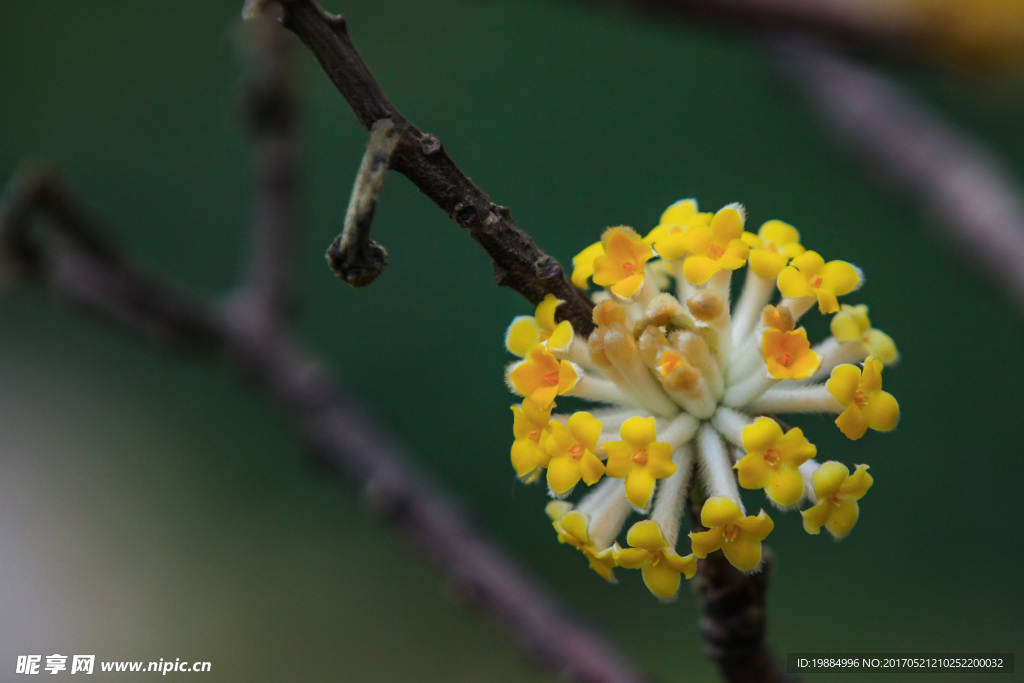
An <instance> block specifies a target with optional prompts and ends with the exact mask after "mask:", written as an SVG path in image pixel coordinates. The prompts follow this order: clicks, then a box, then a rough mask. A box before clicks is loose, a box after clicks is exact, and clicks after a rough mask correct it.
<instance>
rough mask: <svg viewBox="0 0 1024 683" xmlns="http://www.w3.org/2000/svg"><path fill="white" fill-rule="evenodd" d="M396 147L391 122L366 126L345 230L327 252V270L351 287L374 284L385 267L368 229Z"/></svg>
mask: <svg viewBox="0 0 1024 683" xmlns="http://www.w3.org/2000/svg"><path fill="white" fill-rule="evenodd" d="M397 144H398V134H397V132H396V131H395V125H394V123H392V121H391V119H381V120H380V121H377V122H376V123H374V124H373V125H372V126H370V139H369V141H368V142H367V143H366V154H364V155H363V161H362V163H361V164H360V165H359V172H358V173H357V174H356V182H355V185H354V186H353V187H352V197H351V199H349V202H348V212H347V213H346V214H345V227H344V229H343V230H342V232H341V234H340V235H338V237H337V238H336V239H335V240H334V242H332V243H331V246H330V247H328V248H327V263H328V264H330V266H331V270H333V271H334V274H335V275H337V276H338V277H340V278H341V279H342V280H344V281H345V282H347V283H349V284H350V285H352V286H354V287H365V286H366V285H368V284H370V283H371V282H373V281H374V280H376V279H377V276H378V275H380V273H381V271H382V270H384V266H386V265H387V264H388V252H387V250H386V249H384V247H382V246H381V245H379V244H377V243H376V242H374V241H373V240H371V239H370V227H371V225H372V224H373V214H374V213H375V212H376V211H377V200H378V198H379V197H380V192H381V190H382V189H383V188H384V178H385V176H386V175H387V172H388V166H389V164H390V163H391V155H392V154H394V152H395V145H397Z"/></svg>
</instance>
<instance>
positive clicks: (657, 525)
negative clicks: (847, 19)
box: [505, 0, 1012, 600]
mask: <svg viewBox="0 0 1024 683" xmlns="http://www.w3.org/2000/svg"><path fill="white" fill-rule="evenodd" d="M943 1H945V0H943ZM953 1H955V0H950V2H953ZM1007 1H1012V0H1007ZM744 221H745V214H744V209H743V207H742V206H741V205H740V204H730V205H728V206H726V207H724V208H723V209H721V210H720V211H718V212H717V213H701V212H700V211H699V210H698V206H697V202H696V200H693V199H683V200H680V201H677V202H675V203H674V204H672V205H671V206H669V207H668V208H667V209H666V210H665V211H664V212H663V213H662V215H661V218H660V220H659V222H658V225H657V226H656V227H655V228H654V229H653V230H651V231H650V232H649V233H648V234H647V235H646V236H645V237H644V238H643V239H641V238H640V237H639V236H638V235H637V234H636V233H635V232H634V231H633V230H632V229H631V228H627V227H622V226H620V227H612V228H608V229H607V230H606V231H605V232H604V234H603V235H602V237H601V241H600V242H597V243H595V244H592V245H590V246H589V247H587V248H586V249H584V250H583V251H582V252H580V253H579V254H578V255H577V256H576V258H574V259H573V266H574V270H573V278H572V280H573V283H574V284H575V285H577V286H578V287H586V286H587V284H588V283H589V282H591V281H592V282H593V284H595V285H597V286H601V287H603V288H604V289H602V290H601V291H600V292H598V293H597V294H596V295H595V297H594V298H595V300H596V305H595V306H594V310H593V312H592V316H591V317H592V320H593V323H594V330H593V332H592V333H591V334H590V335H589V336H588V338H587V339H580V338H579V337H575V338H574V333H573V331H572V329H571V328H570V327H569V325H568V323H556V312H557V311H558V310H561V309H558V306H559V305H560V304H561V303H562V302H561V301H559V300H558V299H557V298H556V297H555V296H553V295H548V296H545V298H544V300H543V301H541V302H540V303H539V305H537V307H536V311H535V313H534V314H533V315H532V316H520V317H518V318H516V319H515V320H514V321H513V323H512V325H511V326H510V327H509V329H508V331H507V333H506V337H505V344H506V347H507V348H508V349H509V351H511V352H512V353H514V354H516V355H518V356H520V358H521V360H518V362H513V363H512V364H510V365H509V366H507V368H506V373H505V377H506V382H507V383H508V386H509V387H510V388H511V389H512V390H513V392H518V393H519V394H522V395H523V396H524V397H525V398H524V399H523V400H522V404H521V405H517V406H513V408H512V411H513V415H514V420H513V425H512V431H513V435H514V437H515V440H514V442H513V444H512V450H511V459H512V466H513V468H514V469H515V472H516V474H517V475H518V477H519V478H520V480H522V481H524V482H531V481H535V480H540V479H541V477H542V476H543V477H544V478H545V480H546V482H547V486H548V491H547V492H548V495H549V496H550V497H551V498H554V499H555V502H553V503H551V504H550V505H548V507H547V508H546V510H547V512H548V515H549V517H551V520H552V523H553V524H554V527H555V529H556V530H557V532H558V538H559V540H560V541H561V542H562V543H564V544H567V545H572V546H573V547H575V548H577V549H579V550H580V551H581V552H583V553H584V555H585V556H586V557H587V559H588V561H589V562H590V566H591V567H592V568H593V569H594V571H596V572H597V573H598V574H600V575H601V576H603V577H605V578H606V579H608V580H612V570H613V567H615V566H619V567H629V568H642V569H643V576H644V582H645V583H646V584H647V587H648V588H649V589H650V590H651V592H652V593H654V594H655V595H656V596H658V597H659V598H661V599H663V600H669V599H672V598H673V597H675V595H676V594H677V592H678V590H679V586H680V584H681V582H682V577H683V576H686V577H690V576H693V574H694V571H695V569H696V565H697V563H698V562H700V561H701V559H698V558H706V557H707V556H708V554H709V553H713V552H716V551H718V550H721V551H722V555H720V556H717V557H716V559H718V560H721V561H722V562H725V561H726V560H728V562H731V563H732V564H733V565H734V566H735V567H737V568H739V569H740V570H741V571H745V572H750V571H757V569H758V568H759V567H760V565H761V562H762V542H763V541H764V539H765V538H766V537H767V536H768V535H769V533H770V532H771V531H772V529H773V527H774V522H773V521H772V520H771V519H770V518H769V517H768V515H767V514H766V513H765V512H764V511H763V510H762V511H760V512H759V513H758V514H757V515H747V514H746V513H745V512H744V511H743V510H744V508H743V502H742V499H741V495H740V494H741V492H742V490H743V489H744V488H746V489H762V490H763V491H764V492H765V495H767V496H768V498H769V499H770V500H771V502H772V504H774V505H776V506H778V507H780V508H789V507H792V508H796V507H797V504H798V503H799V502H800V501H801V500H802V499H803V498H804V497H809V498H810V499H811V501H812V502H811V503H808V504H807V505H803V506H800V507H808V508H809V509H807V510H805V511H804V513H803V521H804V524H805V526H806V527H807V529H808V530H809V531H812V533H817V530H818V529H820V528H821V527H822V526H826V527H828V528H829V530H830V531H831V532H832V533H833V534H835V535H837V536H839V535H842V534H845V533H846V532H847V531H849V528H850V527H851V526H852V525H853V522H854V521H855V520H856V516H857V498H859V497H860V496H861V495H863V493H864V491H866V490H867V487H868V486H870V477H868V476H867V474H866V473H864V472H863V471H861V470H863V469H865V468H863V467H860V469H858V471H857V472H855V473H854V474H852V475H851V474H849V471H848V470H846V469H845V468H844V467H842V466H841V465H839V464H838V463H826V464H825V465H822V466H820V467H819V465H818V463H817V462H816V461H814V460H812V459H811V458H813V457H814V456H815V455H816V451H817V449H816V448H815V446H814V445H813V444H811V443H810V442H808V441H807V439H806V438H805V436H804V432H803V431H802V430H801V429H799V428H796V427H794V428H785V427H782V426H781V425H784V424H786V423H788V422H789V421H790V418H789V417H788V415H789V414H795V415H799V414H808V413H818V414H827V415H831V416H832V417H831V418H830V419H833V418H837V419H836V424H837V425H838V426H839V428H840V429H841V430H842V431H843V433H844V434H846V435H847V436H848V437H850V438H851V439H856V438H860V437H861V436H862V435H863V434H864V432H865V430H866V429H868V428H873V429H879V430H887V429H892V428H893V427H894V426H895V424H896V422H897V419H898V418H899V406H898V404H897V403H896V400H895V399H894V398H893V397H892V396H891V395H889V394H888V393H886V392H884V391H882V380H881V368H882V365H883V362H886V363H888V362H893V361H895V360H896V358H897V353H896V346H895V344H894V343H893V342H892V340H891V339H890V338H889V337H888V336H887V335H885V334H884V333H882V332H880V331H878V330H875V329H873V328H872V327H871V322H870V321H869V320H868V316H867V312H868V311H867V307H866V306H863V305H860V306H849V305H844V306H842V307H840V306H839V302H838V297H840V296H842V295H844V294H846V293H848V292H850V291H852V290H854V289H856V288H857V287H858V286H859V285H860V283H861V274H860V271H859V270H858V269H857V268H856V267H855V266H853V265H851V264H849V263H846V262H843V261H831V262H828V263H826V262H825V261H824V259H822V257H821V256H820V255H818V254H817V253H815V252H813V251H806V250H805V249H804V247H803V246H802V245H801V244H800V233H799V232H797V230H796V229H795V228H794V227H793V226H792V225H789V224H788V223H784V222H782V221H778V220H771V221H767V222H765V223H763V224H761V226H760V228H759V229H758V231H757V234H751V233H747V232H744V231H743V224H744ZM656 257H657V258H656ZM744 263H747V264H748V265H749V268H748V269H747V270H746V273H745V275H744V277H743V278H742V280H743V284H742V290H741V291H739V292H735V296H730V290H731V289H732V282H731V280H732V279H733V278H732V272H731V271H732V270H735V269H738V268H740V267H741V266H742V265H743V264H744ZM780 293H781V295H782V296H781V298H780V297H779V294H780ZM815 303H817V304H818V307H819V308H820V309H821V310H822V311H823V312H832V313H836V315H835V316H833V317H832V320H831V329H832V334H831V335H829V336H827V338H826V339H824V340H822V341H821V342H820V343H818V344H816V345H814V346H813V347H812V346H811V341H809V339H808V332H807V330H806V329H804V328H801V327H799V322H798V321H799V320H800V318H801V316H803V315H804V314H805V313H807V311H809V310H810V309H811V308H813V307H814V305H815ZM865 358H866V359H867V360H866V361H865V363H864V365H863V369H861V368H860V367H859V366H853V365H843V363H856V362H860V361H862V360H864V359H865ZM570 359H571V360H570ZM830 373H831V378H830V379H828V381H827V382H826V381H825V378H827V377H829V374H830ZM559 396H572V397H573V399H574V400H576V399H578V400H581V401H585V402H590V403H592V404H593V405H594V406H595V407H594V408H582V410H590V411H592V413H593V414H591V412H577V413H575V414H572V415H571V416H569V415H567V414H555V415H554V416H553V418H552V414H553V412H554V402H555V401H556V400H558V401H559V403H561V399H560V398H558V397H559ZM570 412H571V411H570ZM776 416H778V417H776ZM837 416H838V417H837ZM598 418H600V419H598ZM796 419H799V418H796ZM783 420H784V421H785V422H783ZM602 423H603V427H604V430H605V431H602ZM740 448H742V449H743V450H744V451H745V452H743V453H739V452H738V449H740ZM605 458H606V460H605V461H604V462H602V459H605ZM815 468H818V472H817V473H815V474H814V475H812V474H811V473H812V472H814V470H815ZM836 468H838V469H836ZM605 475H607V477H605ZM581 481H582V482H584V483H585V484H587V486H582V485H580V482H581ZM581 489H588V490H586V491H582V490H581ZM574 492H575V493H578V494H579V495H578V496H577V497H575V498H574V502H572V503H571V502H569V496H570V495H571V494H574ZM693 499H696V500H702V501H707V502H706V503H705V504H704V507H703V510H702V511H701V515H700V520H699V521H702V522H703V524H704V526H703V527H701V526H699V525H698V520H693V525H692V527H691V530H692V531H693V533H691V534H690V539H691V543H692V550H693V552H692V554H690V555H688V556H686V557H681V556H680V555H679V554H678V553H677V552H676V550H675V548H676V544H677V541H678V540H679V535H680V533H681V531H682V530H681V525H682V524H683V522H684V518H685V516H686V515H685V514H684V512H683V511H684V510H686V509H687V503H688V501H690V500H693ZM570 513H571V514H570ZM636 515H639V517H638V518H637V519H636V521H637V523H636V524H635V525H633V527H632V528H631V529H629V527H628V525H627V520H629V519H630V518H631V517H633V516H636ZM625 529H629V533H628V541H629V544H631V547H627V548H625V549H623V548H621V547H619V545H618V543H616V539H620V542H621V536H622V535H623V533H622V532H623V531H624V530H625ZM624 545H625V543H624Z"/></svg>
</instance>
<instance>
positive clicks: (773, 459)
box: [764, 448, 779, 467]
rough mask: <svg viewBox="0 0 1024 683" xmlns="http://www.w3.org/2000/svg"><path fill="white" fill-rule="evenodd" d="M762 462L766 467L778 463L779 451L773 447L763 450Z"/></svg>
mask: <svg viewBox="0 0 1024 683" xmlns="http://www.w3.org/2000/svg"><path fill="white" fill-rule="evenodd" d="M764 463H765V464H766V465H768V467H775V466H776V465H778V464H779V451H778V450H777V449H775V448H769V449H768V450H766V451H765V452H764Z"/></svg>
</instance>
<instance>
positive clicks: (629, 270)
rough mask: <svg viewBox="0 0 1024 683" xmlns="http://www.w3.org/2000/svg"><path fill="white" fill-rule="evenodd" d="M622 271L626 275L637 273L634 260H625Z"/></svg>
mask: <svg viewBox="0 0 1024 683" xmlns="http://www.w3.org/2000/svg"><path fill="white" fill-rule="evenodd" d="M622 272H623V273H625V274H626V275H633V274H634V273H636V264H635V263H633V262H632V261H625V262H623V264H622Z"/></svg>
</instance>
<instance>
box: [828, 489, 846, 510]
mask: <svg viewBox="0 0 1024 683" xmlns="http://www.w3.org/2000/svg"><path fill="white" fill-rule="evenodd" d="M845 497H846V496H844V495H843V492H842V491H836V492H835V493H833V494H832V496H831V497H830V498H829V499H828V502H830V503H832V504H833V505H835V506H836V507H839V506H840V505H842V504H843V499H844V498H845Z"/></svg>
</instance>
